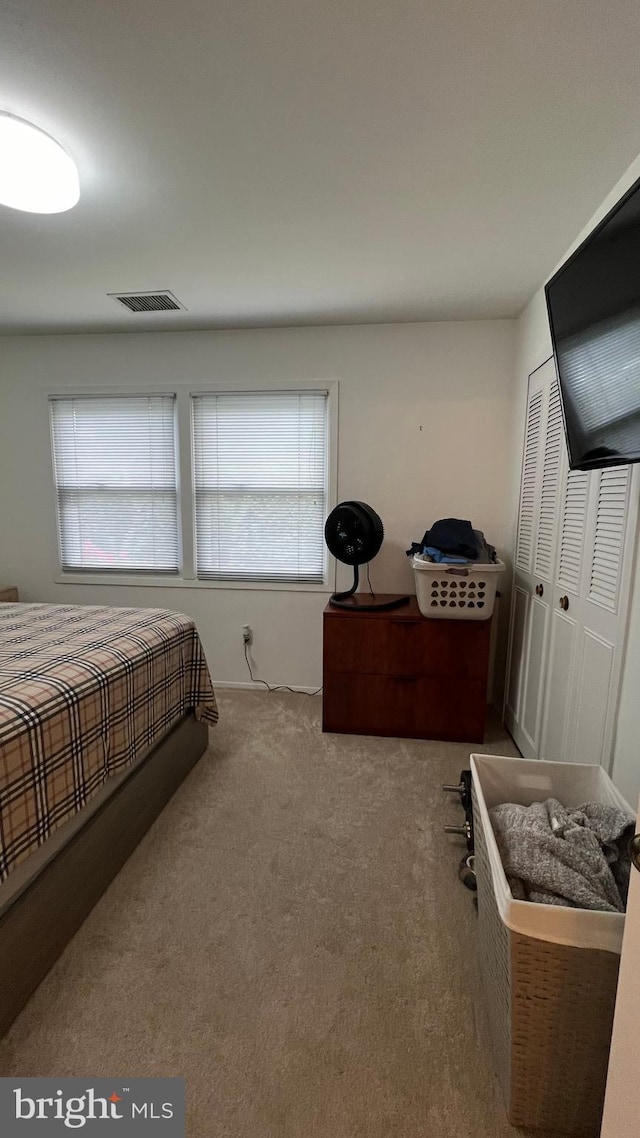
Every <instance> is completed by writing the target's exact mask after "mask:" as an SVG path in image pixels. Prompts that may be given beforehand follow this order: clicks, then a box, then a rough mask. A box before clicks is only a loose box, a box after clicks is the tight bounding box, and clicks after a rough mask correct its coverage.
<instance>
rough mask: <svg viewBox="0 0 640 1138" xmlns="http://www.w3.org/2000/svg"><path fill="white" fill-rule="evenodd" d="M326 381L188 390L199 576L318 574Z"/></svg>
mask: <svg viewBox="0 0 640 1138" xmlns="http://www.w3.org/2000/svg"><path fill="white" fill-rule="evenodd" d="M327 404H328V396H327V393H326V391H325V392H322V391H311V392H277V391H271V392H241V393H235V394H226V393H224V394H218V395H196V396H194V398H193V451H194V455H193V457H194V490H195V521H196V567H197V574H198V577H200V578H223V579H230V580H255V579H261V580H271V581H322V580H323V577H324V566H325V552H324V548H325V547H324V528H323V527H324V519H325V516H326V503H327Z"/></svg>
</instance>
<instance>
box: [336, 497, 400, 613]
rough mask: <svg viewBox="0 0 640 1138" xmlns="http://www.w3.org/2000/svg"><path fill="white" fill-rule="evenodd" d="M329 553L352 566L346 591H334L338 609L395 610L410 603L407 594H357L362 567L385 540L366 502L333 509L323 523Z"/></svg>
mask: <svg viewBox="0 0 640 1138" xmlns="http://www.w3.org/2000/svg"><path fill="white" fill-rule="evenodd" d="M324 538H325V541H326V543H327V547H328V549H329V552H330V553H332V554H333V556H334V557H335V558H336V559H337V560H338V561H342V562H343V563H344V564H345V565H353V585H352V586H351V588H350V589H347V591H346V592H345V593H334V594H333V596H332V597H331V598H330V603H331V604H332V605H336V606H337V607H338V608H347V609H348V608H357V609H364V610H365V611H366V610H373V609H392V608H397V606H398V605H404V604H407V602H408V600H409V598H408V597H400V596H393V597H389V596H385V597H381V598H380V599H379V600H376V599H375V597H371V598H369V597H366V598H364V599H361V598H360V597H359V596H357V595H356V591H357V588H358V583H359V579H360V573H359V566H360V565H364V564H365V563H366V562H367V561H371V560H372V559H373V558H374V557H375V555H376V553H378V552H379V550H380V546H381V545H382V542H383V540H384V527H383V525H382V521H381V520H380V518H379V517H378V515H377V514H376V512H375V510H372V508H371V506H367V504H366V502H340V503H339V505H337V506H336V507H335V509H334V510H332V511H331V513H330V514H329V517H328V518H327V520H326V522H325V526H324Z"/></svg>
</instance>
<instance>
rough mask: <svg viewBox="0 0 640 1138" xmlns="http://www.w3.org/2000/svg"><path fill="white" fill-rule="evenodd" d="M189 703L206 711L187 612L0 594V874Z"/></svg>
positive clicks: (207, 695)
mask: <svg viewBox="0 0 640 1138" xmlns="http://www.w3.org/2000/svg"><path fill="white" fill-rule="evenodd" d="M190 709H193V711H194V712H195V715H196V718H198V719H204V720H207V721H208V722H209V723H215V722H216V721H217V719H218V711H217V707H216V702H215V696H214V694H213V688H212V686H211V678H210V676H209V671H208V668H207V663H206V660H205V657H204V653H203V650H202V645H201V643H200V639H199V637H198V633H197V631H196V628H195V625H194V623H193V621H192V620H191V619H190V618H189V617H187V616H183V615H182V614H181V613H175V612H167V611H165V610H161V609H125V608H102V607H100V608H98V607H94V606H91V607H84V606H82V607H80V606H76V605H23V604H0V880H4V879H5V878H6V877H7V876H8V874H9V873H10V871H11V870H12V869H13V868H14V866H16V865H17V864H18V863H19V862H21V861H23V860H24V859H25V858H26V857H28V855H29V854H30V853H32V851H33V850H35V849H37V847H38V846H41V845H42V844H43V842H45V841H46V840H47V838H48V837H49V835H50V834H51V833H52V832H53V831H54V830H56V829H57V828H58V827H59V826H61V825H62V824H63V822H66V821H67V819H68V818H70V817H71V816H72V815H73V814H75V813H76V812H77V811H78V810H81V809H82V807H83V806H84V805H85V803H87V802H88V801H89V800H90V799H91V798H92V797H93V795H94V794H96V793H97V791H98V790H99V789H100V787H101V786H102V785H103V784H104V783H105V782H106V781H107V779H108V778H109V776H110V775H112V774H114V773H115V772H117V771H119V770H122V768H123V767H126V766H128V765H129V764H130V763H132V762H134V760H135V759H137V758H138V757H139V756H141V755H142V754H144V752H145V751H147V750H148V749H149V748H150V747H152V746H153V745H154V744H155V743H157V742H158V741H159V740H160V739H161V738H162V736H163V735H165V734H166V733H167V731H168V730H169V729H170V728H171V727H172V726H173V725H174V724H175V723H177V722H178V721H179V720H180V719H181V718H182V717H183V716H184V715H185V714H186V713H187V712H188V711H189V710H190Z"/></svg>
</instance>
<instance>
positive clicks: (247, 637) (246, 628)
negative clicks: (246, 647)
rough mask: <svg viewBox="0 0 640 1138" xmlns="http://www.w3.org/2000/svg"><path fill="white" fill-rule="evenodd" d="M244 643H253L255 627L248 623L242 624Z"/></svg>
mask: <svg viewBox="0 0 640 1138" xmlns="http://www.w3.org/2000/svg"><path fill="white" fill-rule="evenodd" d="M242 643H243V644H253V629H252V628H251V626H250V625H248V624H243V626H242Z"/></svg>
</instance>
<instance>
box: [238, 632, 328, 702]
mask: <svg viewBox="0 0 640 1138" xmlns="http://www.w3.org/2000/svg"><path fill="white" fill-rule="evenodd" d="M244 658H245V660H246V661H247V668H248V669H249V675H250V676H251V679H252V680H253V682H254V684H264V686H265V687H266V689H267V691H290V692H293V694H294V695H320V692H321V691H322V688H321V687H319V688H318V689H317V691H301V690H300V688H290V687H287V685H286V684H275V685H273V684H268V683H267V681H266V680H261V679H260V678H259V676H254V674H253V668H252V667H251V661H250V659H249V646H248V645H247V644H245V646H244Z"/></svg>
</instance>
